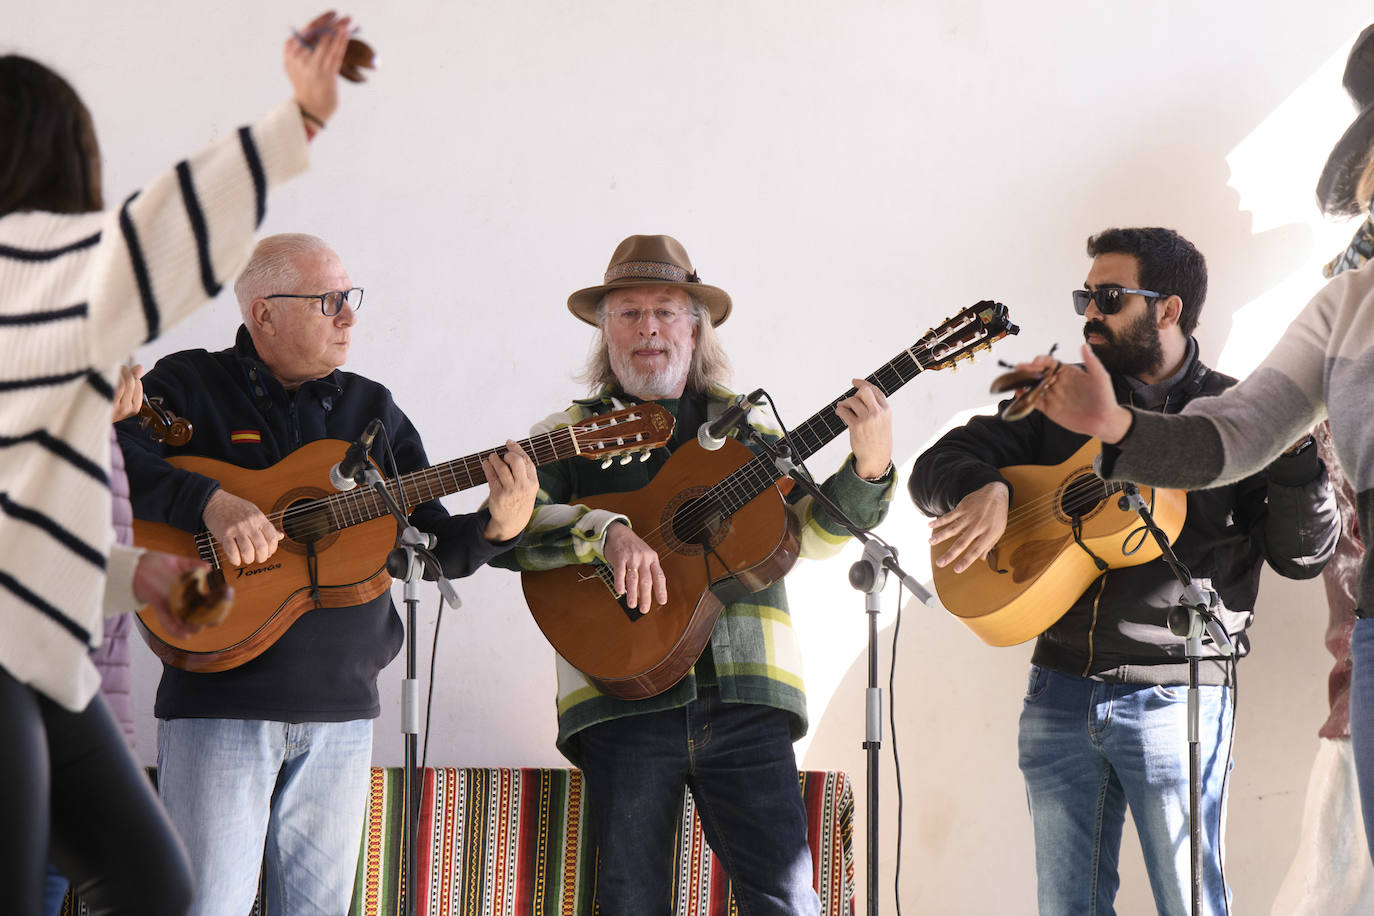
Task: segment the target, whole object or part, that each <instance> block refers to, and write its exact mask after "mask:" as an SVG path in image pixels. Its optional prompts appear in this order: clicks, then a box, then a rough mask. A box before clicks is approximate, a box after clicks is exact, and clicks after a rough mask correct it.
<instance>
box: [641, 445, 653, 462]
mask: <svg viewBox="0 0 1374 916" xmlns="http://www.w3.org/2000/svg"><path fill="white" fill-rule="evenodd" d="M650 454H651V452H650V451H649V450H648V449H647V448H645V449H640V451H639V460H640V462H641V463H643V462H645V461H648V460H649V455H650Z"/></svg>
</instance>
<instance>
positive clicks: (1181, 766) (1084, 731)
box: [1020, 665, 1231, 916]
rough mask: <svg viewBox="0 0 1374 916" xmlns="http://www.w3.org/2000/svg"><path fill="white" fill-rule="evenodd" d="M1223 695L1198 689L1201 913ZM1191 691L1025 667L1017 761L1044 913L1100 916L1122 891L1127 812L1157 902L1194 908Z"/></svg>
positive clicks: (1218, 811) (1213, 867)
mask: <svg viewBox="0 0 1374 916" xmlns="http://www.w3.org/2000/svg"><path fill="white" fill-rule="evenodd" d="M1230 694H1231V691H1230V688H1228V687H1220V686H1207V685H1203V686H1202V687H1200V688H1199V716H1198V732H1199V739H1200V740H1199V749H1200V751H1201V757H1202V840H1203V850H1202V865H1203V876H1202V903H1203V912H1204V913H1207V914H1214V916H1222V914H1224V913H1225V912H1226V901H1227V900H1229V895H1230V892H1229V891H1228V890H1227V889H1226V888H1225V887H1224V886H1223V882H1222V876H1221V857H1220V855H1219V850H1220V847H1221V830H1222V818H1223V817H1224V812H1225V799H1224V797H1223V792H1222V789H1223V785H1224V781H1225V777H1226V774H1227V772H1228V771H1229V769H1230V744H1231V696H1230ZM1187 697H1188V688H1187V687H1186V686H1182V687H1156V686H1141V685H1139V684H1106V683H1102V682H1100V681H1094V680H1091V679H1088V678H1083V677H1076V676H1074V675H1069V674H1062V673H1060V672H1058V671H1050V670H1048V669H1045V668H1041V667H1039V666H1038V665H1032V666H1031V670H1030V678H1029V683H1028V685H1027V689H1026V699H1025V704H1024V706H1023V707H1022V710H1021V732H1020V764H1021V773H1022V775H1023V776H1024V777H1025V780H1026V798H1027V801H1028V803H1029V805H1030V815H1031V826H1032V828H1033V830H1034V833H1035V873H1036V883H1037V897H1038V900H1039V904H1040V914H1041V916H1059V914H1063V916H1106V914H1110V913H1113V912H1114V910H1113V908H1112V902H1113V901H1114V900H1115V899H1116V891H1117V888H1118V887H1119V886H1120V884H1121V875H1120V871H1119V868H1118V864H1119V857H1120V853H1121V833H1122V830H1123V828H1124V826H1125V819H1126V807H1127V806H1128V805H1129V806H1130V809H1131V817H1132V818H1133V819H1134V821H1135V825H1136V832H1137V834H1138V835H1139V837H1140V847H1141V850H1142V852H1143V853H1144V855H1145V869H1146V871H1147V872H1148V873H1149V876H1150V888H1151V890H1152V891H1153V892H1154V899H1155V906H1156V908H1157V909H1158V911H1159V912H1160V914H1162V916H1187V914H1188V913H1189V912H1190V910H1191V901H1192V891H1191V883H1190V875H1191V855H1190V851H1189V849H1190V846H1189V838H1188V729H1187V721H1188V719H1187V713H1188V700H1187Z"/></svg>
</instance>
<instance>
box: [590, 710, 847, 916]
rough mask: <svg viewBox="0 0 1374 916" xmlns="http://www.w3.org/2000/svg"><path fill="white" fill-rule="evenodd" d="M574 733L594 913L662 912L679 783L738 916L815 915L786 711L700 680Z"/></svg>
mask: <svg viewBox="0 0 1374 916" xmlns="http://www.w3.org/2000/svg"><path fill="white" fill-rule="evenodd" d="M578 739H579V745H578V747H579V753H580V756H581V760H580V761H579V762H580V764H581V766H582V772H583V775H584V777H585V779H586V785H587V813H588V818H589V820H590V822H591V826H592V833H593V835H594V836H595V837H596V841H597V861H598V871H597V881H596V902H597V905H598V907H599V908H600V909H599V912H601V913H603V914H608V916H655V914H666V913H669V912H671V910H672V899H671V898H672V874H673V861H674V853H673V842H674V834H675V831H676V829H677V826H678V824H679V822H680V821H681V819H682V802H683V791H684V790H685V789H691V791H692V797H693V799H694V800H695V801H696V805H697V811H698V813H699V814H700V816H701V823H702V828H703V830H704V831H705V834H706V842H707V843H709V844H710V846H711V849H712V851H714V852H715V854H716V855H717V856H719V857H720V860H721V864H722V865H724V867H725V870H726V871H727V872H728V873H729V875H730V878H731V880H732V882H733V886H734V891H735V901H736V903H738V905H739V912H740V914H741V916H761V914H789V916H795V914H807V916H814V914H816V913H819V912H820V898H818V897H817V896H816V891H815V883H814V878H813V875H812V865H811V847H810V846H808V845H807V841H806V837H807V833H806V809H805V807H804V806H803V804H802V796H801V788H800V787H799V786H798V784H797V760H796V756H795V754H794V753H793V751H792V739H791V736H790V735H789V733H788V722H787V714H786V713H784V712H782V711H781V710H777V709H772V708H770V707H767V706H753V705H746V704H741V703H725V702H722V701H721V699H720V695H719V693H718V692H717V691H716V690H715V689H714V688H707V689H704V690H702V691H701V693H700V695H699V696H698V698H697V699H696V700H693V701H692V702H691V703H689V704H688V705H687V706H685V707H682V708H680V709H670V710H665V711H663V712H656V713H647V714H645V715H639V716H630V717H627V718H623V719H617V720H613V721H610V722H603V723H601V724H600V725H594V726H592V727H591V728H588V729H586V730H585V731H583V732H582V733H581V734H580V735H579V736H578Z"/></svg>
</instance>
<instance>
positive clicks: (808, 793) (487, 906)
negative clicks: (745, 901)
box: [350, 767, 854, 916]
mask: <svg viewBox="0 0 1374 916" xmlns="http://www.w3.org/2000/svg"><path fill="white" fill-rule="evenodd" d="M801 786H802V794H803V796H804V798H805V801H806V812H807V818H808V821H809V823H810V831H811V836H810V842H811V850H812V857H813V860H814V862H815V868H816V890H817V893H819V895H820V898H821V912H822V913H825V914H831V916H853V913H854V857H853V846H852V840H853V818H854V797H853V793H852V790H851V788H850V784H849V779H848V777H847V776H846V775H845V774H844V773H839V772H821V771H809V772H805V773H802V774H801ZM582 797H583V796H582V774H581V773H580V772H578V771H577V770H564V769H506V768H502V769H454V768H451V767H441V768H430V769H426V770H425V773H424V783H423V785H422V787H421V797H420V819H419V824H420V830H419V839H418V841H417V845H418V847H419V850H418V853H417V859H418V862H417V872H416V874H417V878H418V880H417V882H416V885H417V886H416V897H417V899H418V900H419V902H420V908H419V910H420V912H421V913H427V914H429V916H526V914H530V916H592V914H593V912H594V910H593V906H592V897H593V893H594V878H595V861H594V858H593V853H592V846H591V842H590V839H589V838H588V837H587V835H586V830H587V825H586V816H585V812H584V810H583V806H582ZM402 806H403V800H402V798H401V771H400V769H399V768H388V769H381V768H374V769H373V773H372V799H371V806H370V808H369V811H368V818H367V832H366V836H365V841H366V842H365V844H364V848H363V850H362V854H361V855H360V857H359V863H358V865H359V867H358V885H357V891H356V893H355V897H354V901H353V908H352V910H351V911H350V913H351V914H352V916H373V914H393V913H396V912H397V905H398V904H397V901H398V898H399V893H398V892H399V867H398V866H399V862H400V844H401V810H402ZM683 824H684V827H685V829H683V830H682V831H681V832H680V833H679V836H678V843H677V850H678V853H677V859H678V861H677V869H676V871H677V875H676V878H675V888H674V899H675V900H676V906H675V908H674V912H675V914H676V916H736V914H737V912H738V911H737V909H736V907H735V903H734V899H733V897H732V896H731V894H730V882H729V879H727V878H726V877H725V873H724V871H723V870H722V869H721V867H720V863H719V862H718V861H717V860H716V858H715V855H714V854H712V853H711V851H710V848H709V847H707V845H706V841H705V839H704V837H703V835H702V831H701V822H700V820H699V819H698V818H697V813H696V808H695V806H694V805H693V804H692V799H691V796H690V794H689V795H688V797H687V801H686V804H685V805H684V807H683Z"/></svg>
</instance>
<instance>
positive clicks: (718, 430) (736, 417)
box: [697, 388, 763, 452]
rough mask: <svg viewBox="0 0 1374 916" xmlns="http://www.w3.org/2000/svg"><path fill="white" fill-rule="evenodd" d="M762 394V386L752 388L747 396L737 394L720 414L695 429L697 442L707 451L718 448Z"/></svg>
mask: <svg viewBox="0 0 1374 916" xmlns="http://www.w3.org/2000/svg"><path fill="white" fill-rule="evenodd" d="M762 396H763V389H762V388H756V389H754V391H753V393H751V394H749V395H748V396H746V395H742V394H741V395H738V396H737V397H736V398H735V399H734V400H733V401H731V402H730V406H729V407H727V408H725V410H724V411H723V412H722V413H721V415H720V416H718V417H716V418H715V419H714V420H708V421H706V422H705V423H703V424H701V428H700V429H698V430H697V444H698V445H700V446H701V447H702V448H704V449H706V451H708V452H714V451H715V450H716V449H718V448H720V447H721V446H722V445H724V444H725V440H726V439H727V438H728V437H729V435H730V432H731V430H733V429H734V428H735V427H737V426H739V425H740V423H741V422H743V420H744V418H745V416H746V415H747V414H748V413H749V408H751V407H753V406H754V403H755V401H757V400H758V399H759V398H761V397H762Z"/></svg>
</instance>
